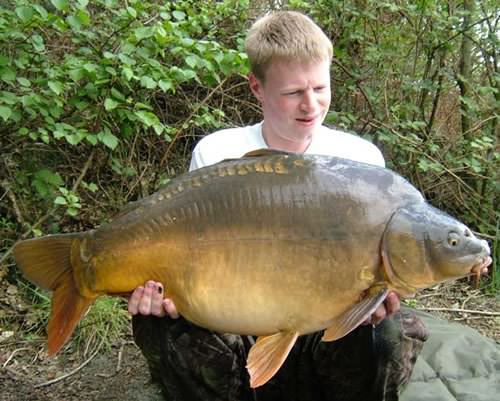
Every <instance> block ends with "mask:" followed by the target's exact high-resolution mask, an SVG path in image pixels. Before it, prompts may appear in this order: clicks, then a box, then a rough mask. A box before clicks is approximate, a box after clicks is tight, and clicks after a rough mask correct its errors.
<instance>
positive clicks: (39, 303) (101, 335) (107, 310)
mask: <svg viewBox="0 0 500 401" xmlns="http://www.w3.org/2000/svg"><path fill="white" fill-rule="evenodd" d="M19 288H21V289H22V291H23V292H24V293H25V295H26V297H27V298H28V300H29V301H30V302H31V305H30V307H29V311H28V313H27V314H26V316H25V318H24V321H23V325H22V326H23V327H22V330H23V331H24V336H25V338H30V337H32V336H33V335H46V328H47V325H48V322H49V317H50V309H51V295H50V292H48V291H45V290H42V289H40V288H37V287H33V286H32V285H30V284H26V283H24V282H22V281H20V282H19ZM129 327H130V317H129V315H128V312H127V308H126V301H125V300H124V299H122V298H118V297H109V296H103V297H99V298H98V299H97V300H96V302H95V303H94V304H93V305H92V306H91V307H90V309H89V311H88V312H87V314H86V315H85V316H84V318H83V319H82V320H81V321H80V323H79V324H78V326H77V328H76V330H75V332H74V333H73V335H72V336H71V340H70V342H69V344H68V345H66V347H72V348H74V349H76V350H77V351H79V352H82V353H83V355H84V356H85V355H87V354H89V353H92V352H93V351H94V350H96V349H97V348H102V349H103V350H109V349H110V348H111V347H112V345H113V344H115V343H116V342H117V341H118V340H119V339H120V338H122V337H123V336H124V335H126V334H127V333H128V331H129Z"/></svg>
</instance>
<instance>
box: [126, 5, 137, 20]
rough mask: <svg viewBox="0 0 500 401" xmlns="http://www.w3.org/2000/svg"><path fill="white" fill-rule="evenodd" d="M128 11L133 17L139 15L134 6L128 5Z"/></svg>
mask: <svg viewBox="0 0 500 401" xmlns="http://www.w3.org/2000/svg"><path fill="white" fill-rule="evenodd" d="M127 12H128V14H129V15H130V16H131V17H132V18H136V17H137V11H135V9H134V8H132V7H127Z"/></svg>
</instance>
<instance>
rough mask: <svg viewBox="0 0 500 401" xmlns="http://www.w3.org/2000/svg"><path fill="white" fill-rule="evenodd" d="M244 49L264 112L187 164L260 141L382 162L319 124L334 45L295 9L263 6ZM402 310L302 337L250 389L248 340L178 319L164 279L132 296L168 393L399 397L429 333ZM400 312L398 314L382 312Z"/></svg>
mask: <svg viewBox="0 0 500 401" xmlns="http://www.w3.org/2000/svg"><path fill="white" fill-rule="evenodd" d="M246 50H247V53H248V57H249V60H250V66H251V73H250V75H249V85H250V89H251V90H252V92H253V94H254V95H255V96H256V98H257V99H258V100H259V102H260V103H261V105H262V110H263V115H264V120H263V122H262V123H260V124H256V125H253V126H249V127H242V128H234V129H228V130H222V131H219V132H216V133H214V134H211V135H208V136H206V137H205V138H203V139H202V140H201V141H200V142H199V143H198V145H197V146H196V148H195V150H194V152H193V157H192V160H191V165H190V169H191V170H193V169H196V168H200V167H203V166H206V165H210V164H214V163H217V162H219V161H221V160H223V159H226V158H235V157H241V156H242V155H244V154H245V153H247V152H249V151H252V150H256V149H260V148H271V149H277V150H283V151H290V152H304V153H310V154H323V155H334V156H339V157H343V158H348V159H353V160H357V161H362V162H366V163H371V164H376V165H381V166H383V165H384V159H383V157H382V155H381V153H380V151H379V150H378V149H377V148H376V147H375V146H374V145H372V144H371V143H369V142H367V141H365V140H363V139H361V138H359V137H356V136H353V135H350V134H347V133H344V132H339V131H334V130H331V129H328V128H326V127H325V126H323V125H322V124H323V121H324V119H325V117H326V114H327V112H328V109H329V106H330V99H331V90H330V64H331V60H332V53H333V52H332V45H331V42H330V40H329V39H328V38H327V37H326V36H325V34H324V33H323V32H322V31H321V29H320V28H319V27H318V26H317V25H316V24H314V22H312V21H311V20H310V19H309V18H308V17H306V16H304V15H302V14H300V13H297V12H276V13H272V14H269V15H267V16H265V17H263V18H261V19H259V20H258V21H257V22H256V23H255V24H254V25H253V26H252V28H251V29H250V31H249V33H248V36H247V40H246ZM164 284H165V285H166V286H168V283H164ZM399 309H400V304H399V299H398V297H397V295H396V294H394V293H390V294H389V295H388V297H387V299H386V301H385V303H384V305H382V306H381V307H379V308H378V309H377V310H376V311H375V313H374V314H373V315H372V317H371V319H369V321H367V322H366V323H367V324H365V325H364V326H362V327H360V328H358V329H357V330H355V331H354V332H353V333H351V334H349V335H348V336H346V337H345V338H343V339H341V340H339V341H336V342H334V343H324V342H320V341H319V339H320V338H321V333H315V334H312V335H309V336H303V337H301V338H300V339H299V341H298V342H297V344H296V345H295V346H294V348H293V350H292V352H291V354H290V356H289V358H288V359H287V361H286V362H285V365H284V366H283V367H282V368H281V369H280V371H279V372H278V374H277V375H276V376H275V378H273V379H272V380H271V381H270V382H269V383H267V384H266V385H264V386H263V387H262V388H259V389H258V390H257V391H256V393H255V392H254V393H253V392H252V391H251V390H250V389H249V387H248V376H247V374H246V371H245V360H246V354H247V352H248V349H249V347H250V346H251V345H252V341H253V339H251V338H242V337H240V336H236V335H227V334H226V335H220V334H216V333H211V332H209V331H207V330H204V329H201V328H199V327H196V326H194V325H192V324H190V323H189V322H187V321H185V320H184V319H182V318H179V316H178V313H177V311H176V308H175V305H174V304H173V303H172V301H171V300H169V299H163V286H162V283H156V282H153V281H149V282H147V283H146V285H145V286H144V287H139V288H137V289H136V290H135V291H134V293H133V294H132V296H131V298H130V300H129V311H130V313H132V314H133V315H135V316H134V323H133V324H134V337H135V339H136V342H137V344H138V345H139V347H140V348H141V350H142V351H143V353H144V355H145V356H146V359H147V360H148V363H149V366H150V370H151V373H152V375H153V378H154V379H156V380H158V381H159V382H160V383H161V384H162V386H163V389H164V392H165V393H166V395H167V398H168V399H169V400H250V399H253V398H255V397H257V398H258V399H259V400H260V399H262V400H280V399H283V400H285V399H286V400H294V399H297V400H299V399H300V400H306V399H310V400H314V399H317V400H320V399H333V400H368V399H370V400H389V399H391V400H392V399H397V397H398V392H399V390H400V388H401V386H402V384H403V383H404V382H405V381H406V380H407V379H408V376H409V373H410V372H411V368H412V366H413V364H414V362H415V358H416V355H417V354H418V352H419V351H420V349H421V346H422V344H423V341H425V338H426V333H425V328H424V327H423V325H422V324H421V322H420V321H419V320H418V319H416V318H414V317H411V316H409V317H408V316H407V317H405V318H402V317H401V316H400V314H399V312H398V311H399ZM396 312H398V316H397V318H396V319H385V318H386V317H388V316H389V315H393V314H395V313H396ZM141 315H146V316H141ZM147 315H153V317H149V316H147ZM166 315H168V316H166ZM384 319H385V320H384ZM382 320H384V323H382V324H381V325H379V326H377V328H374V327H373V326H372V325H374V324H377V323H379V322H381V321H382ZM401 338H403V339H404V341H400V340H401Z"/></svg>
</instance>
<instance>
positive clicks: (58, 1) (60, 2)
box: [50, 0, 69, 11]
mask: <svg viewBox="0 0 500 401" xmlns="http://www.w3.org/2000/svg"><path fill="white" fill-rule="evenodd" d="M50 2H51V3H52V5H53V6H54V7H55V8H57V9H58V10H59V11H67V10H68V8H69V4H68V1H67V0H50Z"/></svg>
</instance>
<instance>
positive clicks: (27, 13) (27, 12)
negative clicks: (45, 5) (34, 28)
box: [16, 6, 35, 22]
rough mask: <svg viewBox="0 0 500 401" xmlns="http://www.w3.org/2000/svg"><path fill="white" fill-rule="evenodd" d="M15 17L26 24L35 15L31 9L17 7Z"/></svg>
mask: <svg viewBox="0 0 500 401" xmlns="http://www.w3.org/2000/svg"><path fill="white" fill-rule="evenodd" d="M16 15H17V16H18V17H19V19H21V21H23V22H27V21H29V20H30V19H31V18H33V15H35V10H33V9H32V8H31V7H24V6H23V7H17V8H16Z"/></svg>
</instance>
